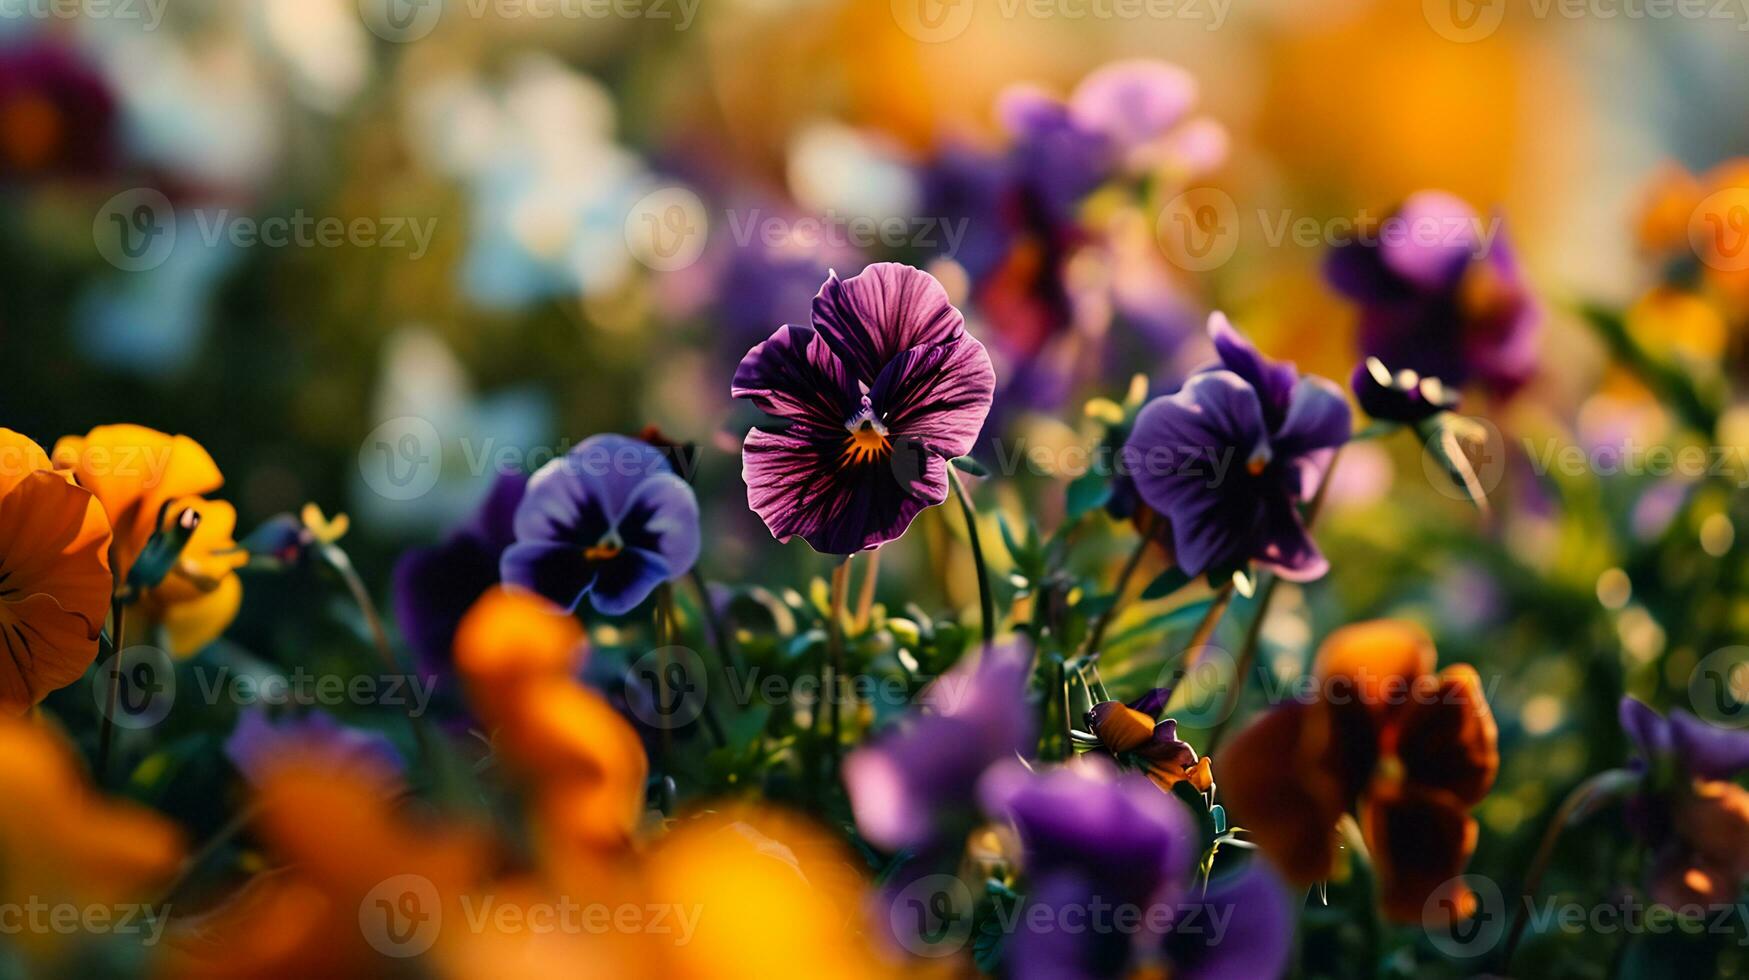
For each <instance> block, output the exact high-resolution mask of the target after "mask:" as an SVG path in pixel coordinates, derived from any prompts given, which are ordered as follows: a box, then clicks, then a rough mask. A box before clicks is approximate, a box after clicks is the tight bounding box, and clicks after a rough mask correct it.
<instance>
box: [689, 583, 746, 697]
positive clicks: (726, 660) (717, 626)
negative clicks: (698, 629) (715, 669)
mask: <svg viewBox="0 0 1749 980" xmlns="http://www.w3.org/2000/svg"><path fill="white" fill-rule="evenodd" d="M687 578H688V580H689V581H691V582H692V588H693V591H695V592H697V593H698V607H699V609H700V610H702V615H703V616H704V624H705V628H706V629H708V630H710V634H711V645H712V646H715V647H716V648H717V657H718V659H720V660H721V661H722V663H723V669H724V670H725V671H731V670H732V671H735V672H736V673H741V662H740V660H739V659H738V658H737V657H736V654H735V646H734V642H735V641H734V637H732V636H730V635H729V630H728V627H727V626H725V625H724V623H723V620H722V617H720V616H718V615H717V610H716V607H715V606H714V605H712V604H711V593H710V588H709V586H708V585H706V583H705V580H704V573H702V572H700V571H699V570H698V566H697V565H693V566H692V571H691V573H689V574H688V576H687Z"/></svg>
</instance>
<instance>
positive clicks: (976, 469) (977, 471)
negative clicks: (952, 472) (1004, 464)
mask: <svg viewBox="0 0 1749 980" xmlns="http://www.w3.org/2000/svg"><path fill="white" fill-rule="evenodd" d="M953 465H954V468H955V469H958V470H962V471H964V472H966V473H970V474H971V475H973V476H989V475H990V471H989V470H987V469H985V468H984V464H983V463H980V462H978V461H977V460H975V459H973V458H972V457H970V456H955V457H954V460H953Z"/></svg>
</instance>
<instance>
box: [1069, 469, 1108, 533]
mask: <svg viewBox="0 0 1749 980" xmlns="http://www.w3.org/2000/svg"><path fill="white" fill-rule="evenodd" d="M1110 499H1111V481H1110V480H1108V479H1106V478H1105V477H1104V476H1102V475H1101V474H1100V472H1099V471H1098V470H1096V469H1089V470H1088V471H1087V472H1086V473H1083V474H1082V475H1081V476H1079V477H1077V478H1076V479H1075V481H1074V482H1073V483H1070V484H1069V500H1068V515H1069V520H1071V521H1078V520H1080V519H1081V518H1083V517H1085V516H1087V515H1088V514H1089V513H1092V512H1093V511H1094V510H1096V509H1098V508H1100V507H1104V506H1105V504H1106V501H1109V500H1110Z"/></svg>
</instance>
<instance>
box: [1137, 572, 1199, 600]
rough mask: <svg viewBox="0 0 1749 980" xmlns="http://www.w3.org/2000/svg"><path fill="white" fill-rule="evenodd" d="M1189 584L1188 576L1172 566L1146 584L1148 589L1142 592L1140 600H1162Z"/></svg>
mask: <svg viewBox="0 0 1749 980" xmlns="http://www.w3.org/2000/svg"><path fill="white" fill-rule="evenodd" d="M1189 584H1190V576H1188V575H1186V574H1184V570H1183V569H1181V568H1179V567H1178V566H1177V565H1174V566H1172V567H1171V568H1168V569H1166V570H1165V571H1164V572H1161V573H1160V574H1159V576H1158V577H1157V578H1155V579H1154V581H1152V582H1149V583H1148V587H1147V588H1145V589H1143V590H1142V598H1143V599H1144V600H1149V599H1164V598H1166V597H1167V596H1169V595H1171V594H1172V593H1174V592H1177V591H1178V590H1179V589H1182V588H1184V587H1185V586H1187V585H1189Z"/></svg>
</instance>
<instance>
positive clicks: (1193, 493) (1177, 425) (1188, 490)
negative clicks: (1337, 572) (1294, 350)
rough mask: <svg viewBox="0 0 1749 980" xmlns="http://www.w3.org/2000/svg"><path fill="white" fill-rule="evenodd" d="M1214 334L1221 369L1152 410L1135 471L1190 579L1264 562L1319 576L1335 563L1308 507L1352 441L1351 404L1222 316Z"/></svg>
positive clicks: (1300, 575) (1133, 452)
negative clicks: (1273, 356) (1309, 524)
mask: <svg viewBox="0 0 1749 980" xmlns="http://www.w3.org/2000/svg"><path fill="white" fill-rule="evenodd" d="M1209 333H1210V335H1211V336H1212V338H1213V339H1214V344H1215V350H1216V351H1217V353H1218V354H1219V355H1220V364H1219V366H1217V367H1213V368H1210V369H1207V370H1205V371H1202V372H1200V373H1198V374H1195V375H1193V376H1192V377H1191V378H1190V380H1189V381H1187V382H1185V384H1184V387H1183V388H1181V389H1180V390H1179V391H1178V392H1177V393H1176V394H1173V395H1169V396H1166V397H1164V398H1156V399H1154V400H1153V401H1151V402H1149V403H1148V404H1147V405H1146V406H1145V407H1143V409H1142V411H1141V413H1140V414H1139V415H1137V417H1136V422H1135V427H1134V429H1133V431H1132V432H1131V433H1130V437H1129V441H1128V442H1127V443H1125V445H1124V451H1123V456H1122V462H1123V466H1124V469H1125V471H1126V473H1125V474H1124V475H1125V476H1127V478H1128V479H1130V480H1133V481H1134V484H1135V492H1136V494H1137V495H1138V496H1139V497H1140V498H1141V501H1142V503H1144V504H1146V505H1147V506H1148V507H1149V508H1150V509H1152V510H1153V511H1154V512H1155V513H1157V514H1159V515H1160V516H1161V517H1162V518H1164V519H1165V520H1166V521H1167V522H1168V523H1169V524H1170V526H1171V540H1172V544H1173V550H1174V552H1175V553H1176V556H1177V561H1178V566H1179V568H1181V569H1183V570H1184V572H1185V574H1187V575H1199V574H1202V573H1203V572H1205V571H1208V572H1214V573H1217V574H1219V573H1225V572H1228V571H1233V570H1238V569H1240V568H1243V567H1244V566H1245V565H1246V564H1248V563H1250V562H1253V561H1256V562H1260V563H1262V564H1264V565H1265V566H1267V567H1269V568H1271V569H1273V570H1274V571H1275V572H1276V573H1277V574H1279V575H1281V576H1282V577H1283V578H1285V579H1288V580H1289V581H1294V582H1305V581H1310V580H1312V579H1316V578H1318V577H1320V576H1322V575H1323V574H1324V572H1325V571H1326V570H1327V569H1328V567H1329V563H1328V562H1327V561H1326V560H1325V558H1324V556H1323V554H1322V553H1321V552H1320V551H1319V550H1318V546H1317V544H1316V543H1315V542H1313V540H1312V538H1311V536H1310V535H1309V534H1308V533H1307V532H1306V527H1305V524H1304V523H1303V522H1302V520H1301V518H1300V513H1299V508H1298V505H1299V504H1301V503H1304V502H1306V501H1308V500H1310V499H1311V498H1312V496H1313V494H1314V493H1316V491H1317V488H1318V486H1319V484H1320V483H1321V482H1322V481H1323V478H1324V474H1325V472H1326V471H1327V470H1328V469H1329V466H1330V461H1331V459H1332V457H1333V456H1334V455H1335V451H1336V449H1337V447H1339V446H1341V445H1342V444H1343V443H1345V442H1347V441H1348V437H1349V434H1350V428H1351V421H1350V412H1349V408H1348V401H1347V399H1345V398H1344V397H1343V396H1342V393H1341V392H1340V391H1339V390H1338V389H1337V388H1336V386H1335V385H1334V384H1332V383H1330V382H1329V381H1327V380H1325V379H1323V378H1317V377H1301V376H1300V374H1299V372H1298V371H1297V370H1295V369H1294V367H1293V366H1292V365H1291V364H1284V363H1279V362H1275V361H1271V360H1269V359H1267V358H1265V357H1263V356H1262V355H1261V354H1259V353H1258V352H1257V349H1256V348H1254V347H1252V346H1251V345H1250V344H1249V343H1248V342H1246V340H1245V338H1243V337H1242V336H1240V335H1239V333H1238V332H1237V331H1236V330H1234V329H1233V328H1232V325H1231V324H1229V323H1228V322H1227V318H1226V317H1224V316H1222V315H1221V314H1219V313H1216V314H1215V315H1213V316H1212V317H1210V318H1209Z"/></svg>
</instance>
